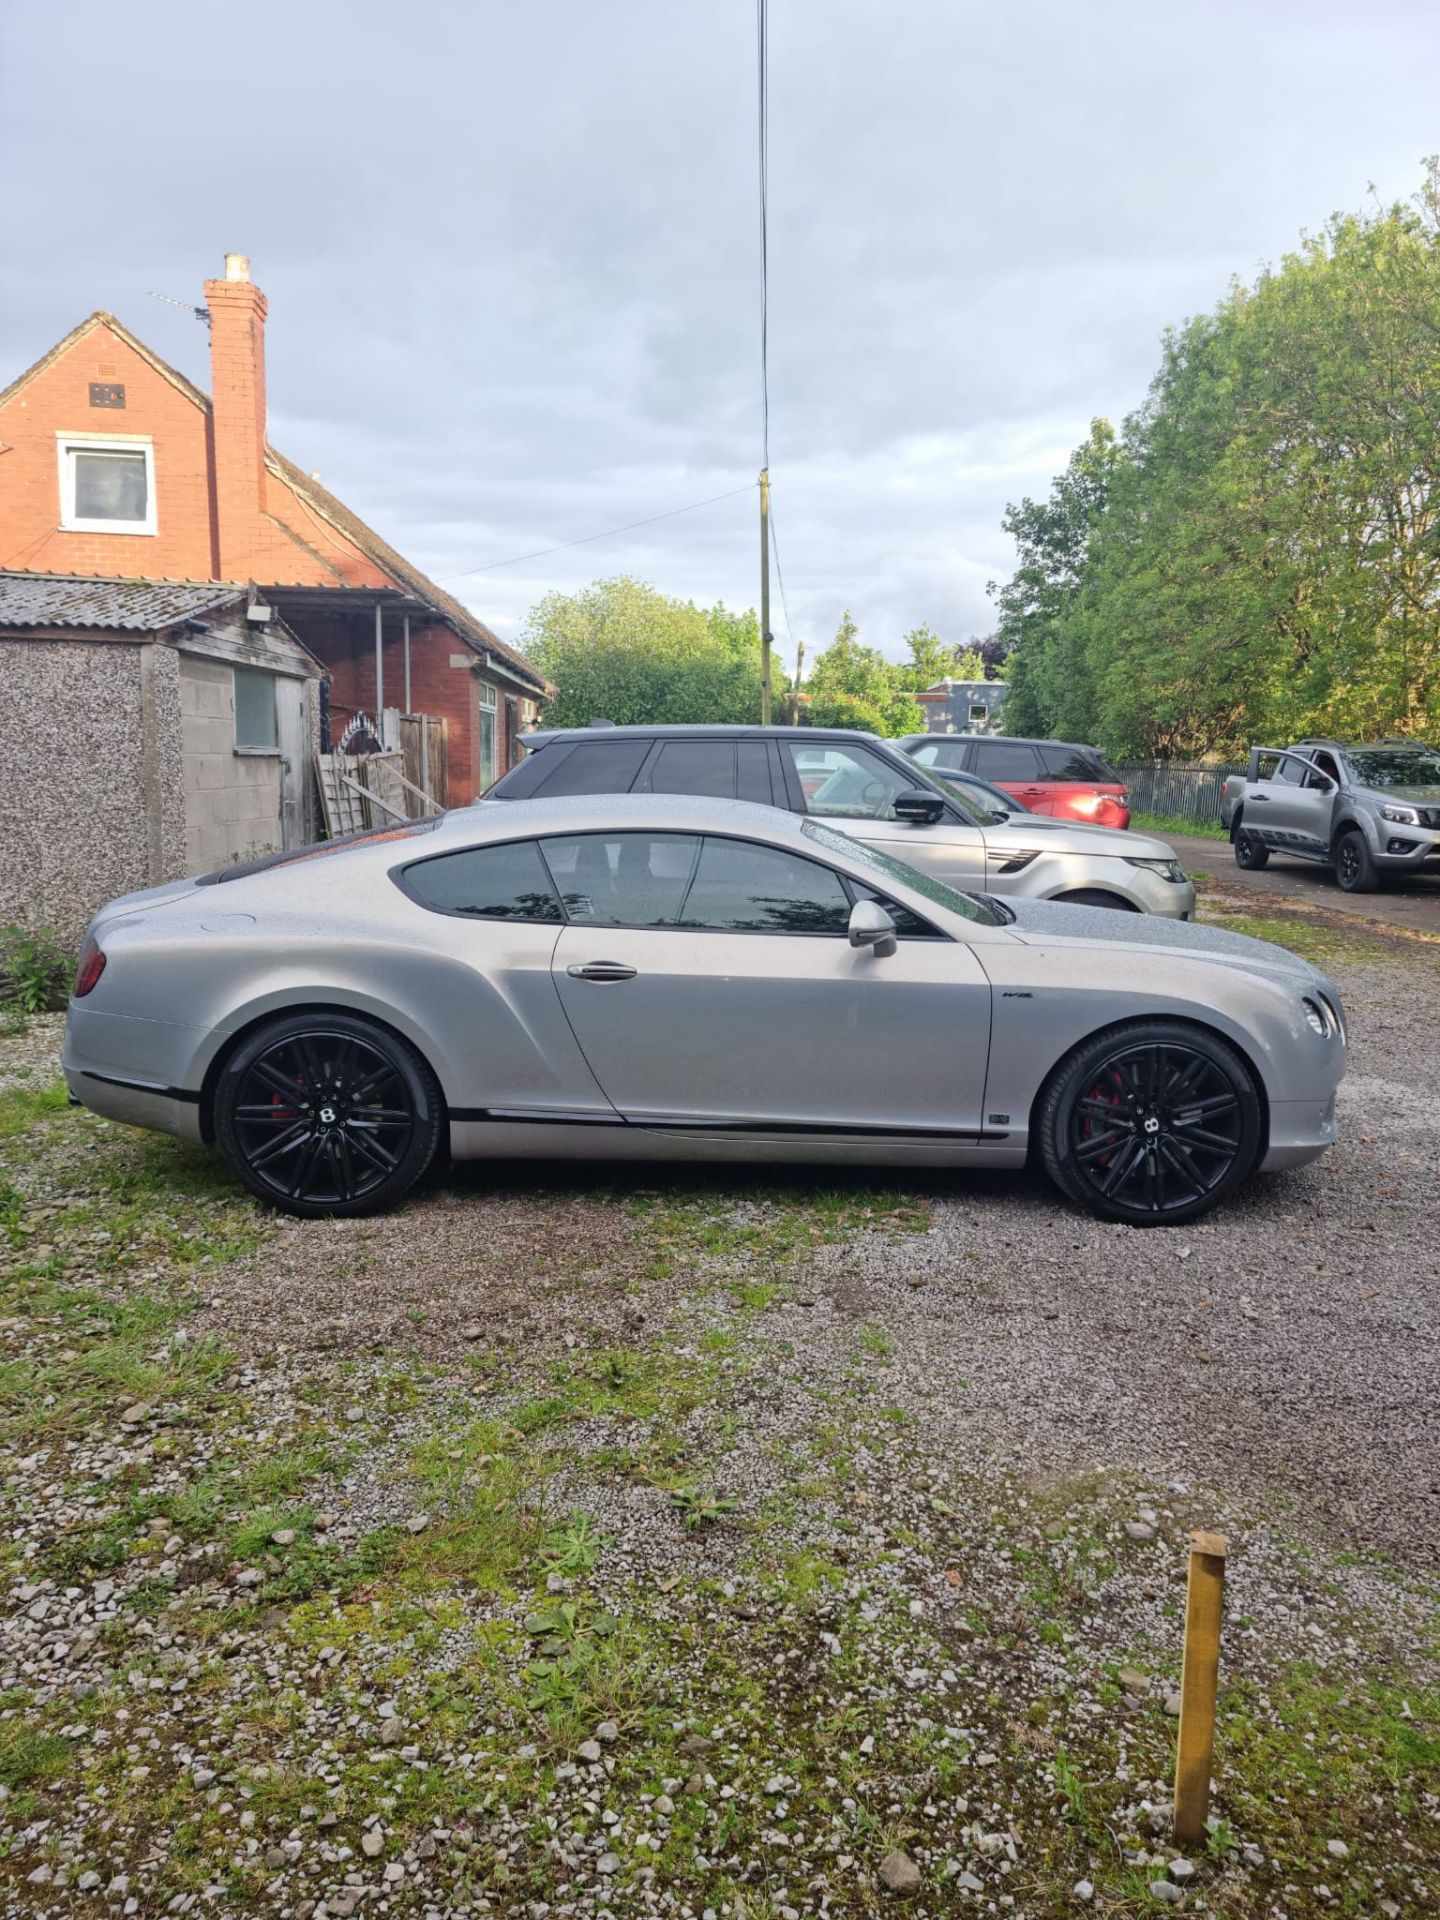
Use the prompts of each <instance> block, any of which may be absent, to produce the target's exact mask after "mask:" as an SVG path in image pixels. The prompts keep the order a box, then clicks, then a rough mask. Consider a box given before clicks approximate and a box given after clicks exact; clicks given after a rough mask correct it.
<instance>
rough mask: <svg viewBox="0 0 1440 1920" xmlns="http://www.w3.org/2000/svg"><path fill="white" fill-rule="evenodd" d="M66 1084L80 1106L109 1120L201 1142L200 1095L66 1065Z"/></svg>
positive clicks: (178, 1088)
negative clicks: (119, 1078) (120, 1078)
mask: <svg viewBox="0 0 1440 1920" xmlns="http://www.w3.org/2000/svg"><path fill="white" fill-rule="evenodd" d="M65 1084H66V1086H67V1087H68V1088H69V1090H70V1098H71V1101H72V1102H73V1103H74V1104H75V1105H76V1106H81V1107H88V1108H89V1109H90V1111H91V1112H92V1113H98V1114H103V1116H104V1117H105V1119H107V1120H119V1121H122V1122H123V1123H124V1124H125V1125H126V1126H127V1127H151V1128H153V1129H154V1130H155V1131H156V1132H157V1133H173V1134H174V1135H175V1136H176V1138H177V1139H180V1140H193V1141H195V1142H197V1143H198V1142H199V1141H200V1140H201V1138H202V1135H201V1131H200V1096H199V1094H198V1093H188V1092H186V1091H185V1089H184V1088H181V1087H162V1086H151V1085H147V1084H145V1082H143V1081H138V1080H117V1079H115V1078H113V1077H111V1076H109V1075H106V1074H103V1073H95V1072H92V1071H88V1070H87V1069H85V1068H84V1067H72V1066H70V1065H68V1064H66V1065H65Z"/></svg>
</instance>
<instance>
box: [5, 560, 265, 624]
mask: <svg viewBox="0 0 1440 1920" xmlns="http://www.w3.org/2000/svg"><path fill="white" fill-rule="evenodd" d="M246 598H248V594H247V590H246V589H245V588H244V587H237V586H234V585H232V584H226V583H225V582H223V581H215V580H94V579H87V578H85V577H83V576H81V575H76V574H65V573H6V572H0V627H92V628H107V629H109V630H111V631H119V632H122V633H155V632H157V631H160V630H161V629H163V628H166V627H177V626H179V625H180V623H181V622H182V621H184V620H195V619H198V618H199V617H200V616H201V615H202V614H205V613H209V612H212V611H213V610H214V609H216V608H217V607H233V606H234V605H235V604H236V602H237V601H240V600H244V599H246Z"/></svg>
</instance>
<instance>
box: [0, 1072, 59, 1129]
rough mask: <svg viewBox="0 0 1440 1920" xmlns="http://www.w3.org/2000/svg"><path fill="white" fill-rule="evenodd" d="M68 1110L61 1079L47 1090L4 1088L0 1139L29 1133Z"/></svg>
mask: <svg viewBox="0 0 1440 1920" xmlns="http://www.w3.org/2000/svg"><path fill="white" fill-rule="evenodd" d="M68 1109H69V1096H68V1094H67V1093H66V1091H65V1083H64V1081H63V1080H60V1081H57V1082H56V1083H55V1085H54V1086H51V1087H7V1088H6V1089H5V1091H4V1092H3V1093H0V1140H13V1139H16V1138H17V1137H18V1136H19V1135H20V1134H22V1133H30V1132H31V1131H33V1129H34V1128H36V1127H38V1126H42V1125H43V1124H44V1123H45V1122H46V1121H47V1120H53V1119H54V1118H55V1116H56V1115H57V1114H63V1113H65V1112H67V1111H68Z"/></svg>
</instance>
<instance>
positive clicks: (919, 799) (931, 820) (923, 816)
mask: <svg viewBox="0 0 1440 1920" xmlns="http://www.w3.org/2000/svg"><path fill="white" fill-rule="evenodd" d="M894 804H895V818H896V819H897V820H908V821H909V822H910V824H911V826H913V827H933V826H934V824H935V822H936V821H937V820H938V819H939V818H940V816H941V814H942V813H944V811H945V802H944V801H943V800H942V799H941V798H940V795H939V794H938V793H929V792H927V791H926V789H925V788H924V787H912V788H911V789H910V791H909V792H908V793H897V794H896V796H895V803H894Z"/></svg>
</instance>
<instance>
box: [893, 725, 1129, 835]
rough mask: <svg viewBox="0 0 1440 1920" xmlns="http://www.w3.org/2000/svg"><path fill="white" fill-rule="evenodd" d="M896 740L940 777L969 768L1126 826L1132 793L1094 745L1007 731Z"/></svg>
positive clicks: (1036, 801)
mask: <svg viewBox="0 0 1440 1920" xmlns="http://www.w3.org/2000/svg"><path fill="white" fill-rule="evenodd" d="M895 744H896V746H897V747H899V748H901V749H902V750H903V751H904V752H905V753H908V754H909V755H910V756H911V758H912V759H914V760H918V761H919V763H920V765H921V766H922V767H929V768H930V769H931V771H932V772H934V773H938V774H939V775H940V776H941V778H942V779H943V778H944V776H945V774H946V772H947V771H953V772H957V773H973V774H976V775H978V776H979V778H980V779H982V780H988V781H989V782H990V783H991V785H992V786H996V787H1001V788H1003V789H1004V791H1005V792H1006V793H1008V794H1011V795H1012V796H1013V797H1014V798H1015V799H1017V800H1023V801H1024V803H1025V805H1026V806H1027V807H1028V808H1029V810H1030V812H1031V813H1050V814H1054V815H1055V816H1056V817H1057V818H1058V819H1061V820H1079V821H1082V822H1083V823H1084V824H1085V825H1086V826H1090V827H1128V826H1129V824H1130V795H1129V793H1128V792H1127V791H1126V788H1125V783H1124V782H1123V781H1122V780H1121V778H1120V776H1119V774H1117V773H1116V771H1115V769H1114V768H1113V767H1108V766H1106V764H1105V762H1104V761H1103V760H1102V759H1101V758H1100V755H1099V754H1098V753H1097V752H1096V751H1095V749H1094V747H1081V746H1076V745H1075V744H1074V743H1073V742H1071V741H1069V740H1015V739H1012V738H1011V737H1010V736H1009V735H1008V734H973V733H912V734H910V735H909V736H908V737H907V738H905V739H904V740H897V741H896V742H895Z"/></svg>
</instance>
